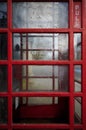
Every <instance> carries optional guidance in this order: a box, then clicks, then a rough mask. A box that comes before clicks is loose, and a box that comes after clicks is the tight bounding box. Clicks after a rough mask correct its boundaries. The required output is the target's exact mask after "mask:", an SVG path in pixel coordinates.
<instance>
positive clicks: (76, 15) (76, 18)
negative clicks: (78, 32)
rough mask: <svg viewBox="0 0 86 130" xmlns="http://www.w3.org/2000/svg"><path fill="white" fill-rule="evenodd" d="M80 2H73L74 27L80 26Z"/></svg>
mask: <svg viewBox="0 0 86 130" xmlns="http://www.w3.org/2000/svg"><path fill="white" fill-rule="evenodd" d="M81 11H82V10H81V2H77V1H75V2H74V28H81Z"/></svg>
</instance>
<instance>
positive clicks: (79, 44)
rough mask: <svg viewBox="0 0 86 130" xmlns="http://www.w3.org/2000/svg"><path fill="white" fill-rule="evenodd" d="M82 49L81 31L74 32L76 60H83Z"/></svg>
mask: <svg viewBox="0 0 86 130" xmlns="http://www.w3.org/2000/svg"><path fill="white" fill-rule="evenodd" d="M81 49H82V41H81V33H74V60H81V58H82V55H81Z"/></svg>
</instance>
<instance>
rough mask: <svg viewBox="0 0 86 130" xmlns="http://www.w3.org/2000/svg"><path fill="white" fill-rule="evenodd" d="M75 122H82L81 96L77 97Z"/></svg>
mask: <svg viewBox="0 0 86 130" xmlns="http://www.w3.org/2000/svg"><path fill="white" fill-rule="evenodd" d="M74 102H75V113H74V115H75V124H81V122H82V99H81V97H75V100H74Z"/></svg>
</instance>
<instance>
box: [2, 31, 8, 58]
mask: <svg viewBox="0 0 86 130" xmlns="http://www.w3.org/2000/svg"><path fill="white" fill-rule="evenodd" d="M6 59H7V34H6V33H0V60H6Z"/></svg>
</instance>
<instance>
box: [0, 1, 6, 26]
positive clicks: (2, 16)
mask: <svg viewBox="0 0 86 130" xmlns="http://www.w3.org/2000/svg"><path fill="white" fill-rule="evenodd" d="M6 27H7V3H6V2H0V28H6Z"/></svg>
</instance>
